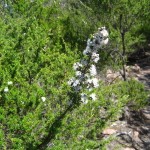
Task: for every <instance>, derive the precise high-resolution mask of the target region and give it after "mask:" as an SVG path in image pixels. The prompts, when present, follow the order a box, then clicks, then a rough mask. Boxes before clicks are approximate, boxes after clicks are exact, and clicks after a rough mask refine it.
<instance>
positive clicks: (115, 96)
mask: <svg viewBox="0 0 150 150" xmlns="http://www.w3.org/2000/svg"><path fill="white" fill-rule="evenodd" d="M76 3H77V2H76ZM76 3H75V2H73V1H71V2H70V3H69V4H68V5H64V6H65V7H62V3H60V2H59V1H58V2H57V1H51V2H50V1H44V2H43V1H41V0H38V1H33V2H31V1H29V0H28V1H22V0H18V1H9V2H8V6H7V7H6V6H5V7H4V4H3V3H0V9H1V10H0V13H1V17H0V27H1V30H0V149H4V150H5V149H12V150H13V149H15V150H17V149H18V150H25V149H33V150H34V149H55V150H56V149H94V148H97V147H98V148H100V149H103V148H104V145H105V144H106V143H107V142H106V141H103V140H102V138H101V136H100V135H101V131H102V130H103V128H105V126H107V125H108V124H109V123H110V121H112V120H114V119H116V117H117V116H118V115H119V114H120V112H121V111H122V109H123V107H124V106H125V105H126V104H127V103H129V102H130V101H133V102H134V103H135V105H136V106H138V107H140V106H141V104H143V101H144V100H145V98H146V95H145V92H144V88H143V87H142V86H141V85H140V84H139V83H137V82H135V81H129V82H119V83H117V84H114V85H111V86H106V85H104V84H103V83H101V87H100V88H99V89H97V91H96V93H97V95H98V97H99V99H98V100H97V101H91V102H89V103H88V104H87V105H83V104H81V103H79V99H78V95H76V94H75V93H72V91H71V89H70V87H68V85H67V81H68V80H69V78H70V77H72V76H73V74H74V72H73V70H72V65H73V63H74V62H77V60H78V59H79V58H80V56H81V50H83V49H81V48H83V47H84V45H85V43H86V42H85V40H86V39H87V38H88V36H89V34H90V33H93V31H94V30H95V28H96V27H97V26H98V25H99V24H101V22H99V21H97V16H95V15H93V14H94V11H93V10H92V9H90V7H89V6H86V5H85V4H84V3H80V2H79V1H78V3H77V4H76ZM64 4H65V1H64ZM62 10H63V12H62ZM84 10H86V11H84ZM93 18H94V22H93V21H92V20H93ZM93 23H95V24H94V25H93ZM110 29H111V28H110ZM112 32H113V33H112V34H111V38H112V39H113V38H114V39H115V38H116V36H117V32H116V30H113V29H112ZM115 32H116V35H115ZM118 39H119V38H118ZM103 52H104V51H103ZM103 52H102V53H103ZM103 55H106V53H105V54H103ZM103 55H102V56H103ZM104 61H105V59H104ZM105 63H107V62H106V61H105ZM103 64H104V63H101V65H103ZM10 81H12V83H10ZM8 82H9V83H8ZM139 91H140V92H139ZM43 97H44V98H46V100H44V99H43ZM70 99H73V100H74V101H73V104H72V105H69V101H70ZM137 102H138V104H137ZM114 106H115V107H114Z"/></svg>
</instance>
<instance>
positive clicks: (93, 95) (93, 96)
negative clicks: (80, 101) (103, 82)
mask: <svg viewBox="0 0 150 150" xmlns="http://www.w3.org/2000/svg"><path fill="white" fill-rule="evenodd" d="M90 97H91V98H92V100H94V101H95V100H96V99H97V98H96V94H95V93H92V94H90Z"/></svg>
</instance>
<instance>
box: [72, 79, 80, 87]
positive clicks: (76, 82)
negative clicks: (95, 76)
mask: <svg viewBox="0 0 150 150" xmlns="http://www.w3.org/2000/svg"><path fill="white" fill-rule="evenodd" d="M79 84H80V81H79V80H78V79H76V80H75V81H74V82H73V85H72V86H73V87H76V86H77V85H79Z"/></svg>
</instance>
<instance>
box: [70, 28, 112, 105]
mask: <svg viewBox="0 0 150 150" xmlns="http://www.w3.org/2000/svg"><path fill="white" fill-rule="evenodd" d="M108 36H109V34H108V31H107V30H106V28H105V27H101V28H98V31H97V32H96V33H95V34H94V35H93V36H92V38H91V39H88V40H87V46H86V49H85V50H84V51H83V59H81V60H80V61H79V62H76V63H74V65H73V69H74V70H75V76H74V77H72V78H71V79H70V80H69V81H68V84H69V85H70V86H71V87H72V89H73V91H74V92H75V93H77V94H79V95H80V101H81V102H82V103H83V104H87V103H88V100H90V99H91V100H96V99H97V96H96V94H95V93H94V90H95V89H96V88H98V87H99V79H98V74H97V68H96V64H97V63H98V61H99V59H100V56H99V54H98V52H99V50H100V49H101V48H103V47H104V46H105V45H107V44H108V41H109V38H108ZM71 103H72V102H71Z"/></svg>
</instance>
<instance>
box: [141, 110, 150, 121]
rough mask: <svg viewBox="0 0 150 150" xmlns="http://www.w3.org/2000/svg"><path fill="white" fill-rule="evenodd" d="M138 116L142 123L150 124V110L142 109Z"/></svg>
mask: <svg viewBox="0 0 150 150" xmlns="http://www.w3.org/2000/svg"><path fill="white" fill-rule="evenodd" d="M140 115H141V118H142V120H143V122H144V123H148V124H150V110H149V109H142V110H141V111H140Z"/></svg>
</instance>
